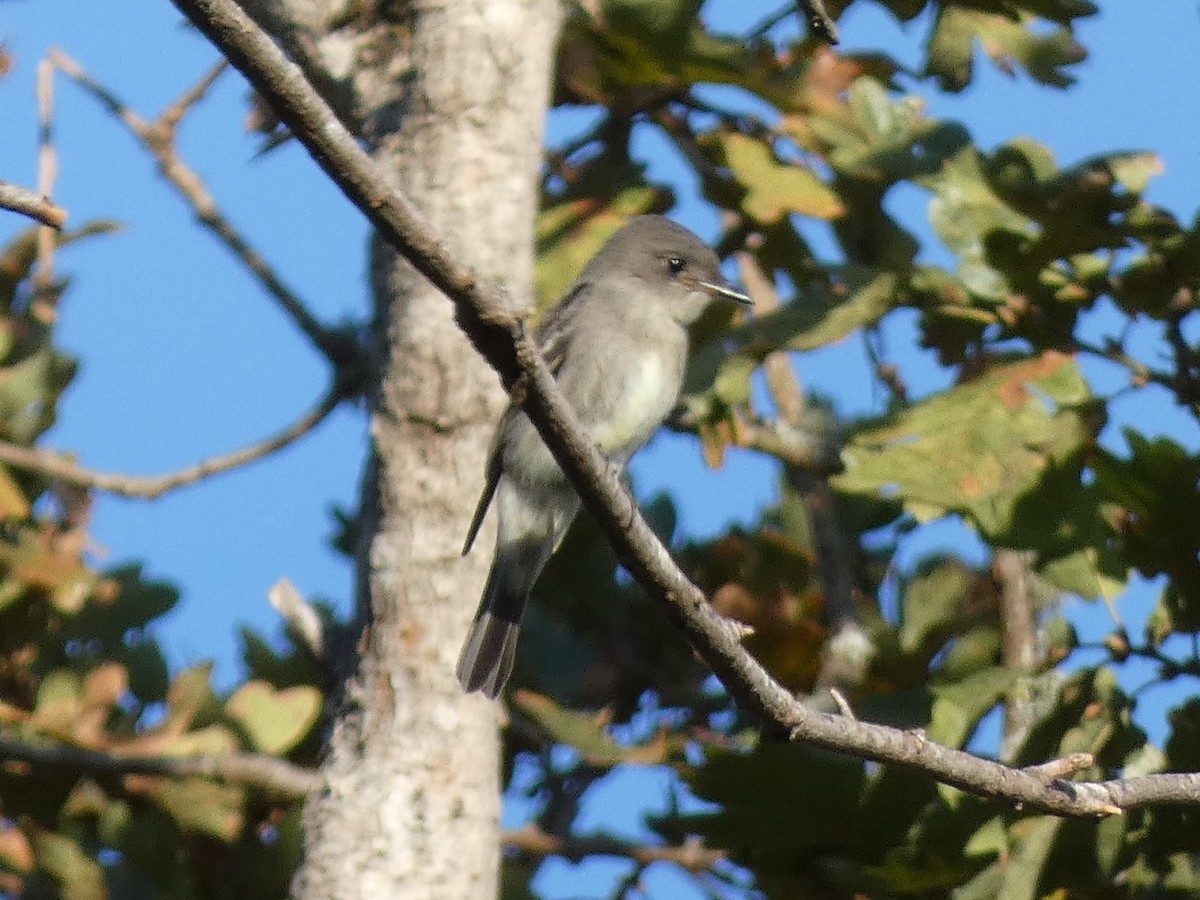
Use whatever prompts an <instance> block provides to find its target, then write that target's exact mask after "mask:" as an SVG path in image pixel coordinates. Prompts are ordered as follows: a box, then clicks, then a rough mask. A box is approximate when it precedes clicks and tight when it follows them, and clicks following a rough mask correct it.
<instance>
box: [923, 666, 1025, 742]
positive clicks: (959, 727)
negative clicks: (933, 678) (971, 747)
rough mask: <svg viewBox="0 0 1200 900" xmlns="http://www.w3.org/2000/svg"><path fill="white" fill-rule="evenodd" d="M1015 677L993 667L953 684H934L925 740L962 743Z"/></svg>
mask: <svg viewBox="0 0 1200 900" xmlns="http://www.w3.org/2000/svg"><path fill="white" fill-rule="evenodd" d="M1016 680H1017V673H1016V672H1013V671H1010V670H1008V669H1004V668H1000V667H998V666H996V667H992V668H989V669H984V670H983V671H981V672H977V673H976V674H974V675H972V676H970V677H968V678H964V679H963V680H961V681H956V682H954V683H953V684H943V685H935V686H934V687H933V689H932V690H933V713H932V715H931V717H930V721H929V727H928V729H927V733H928V735H929V739H930V740H932V741H937V742H938V743H939V744H945V745H946V746H948V747H962V746H964V745H965V744H966V742H967V740H968V739H969V738H970V737H971V735H972V734H973V733H974V731H975V726H977V725H978V724H979V720H980V719H982V718H983V717H984V715H985V714H986V713H987V712H988V711H989V710H991V708H992V707H994V706H995V705H996V704H997V703H999V702H1000V701H1001V700H1003V699H1004V696H1005V694H1007V693H1008V691H1009V689H1010V688H1012V686H1013V683H1014V682H1015V681H1016Z"/></svg>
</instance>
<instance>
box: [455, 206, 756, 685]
mask: <svg viewBox="0 0 1200 900" xmlns="http://www.w3.org/2000/svg"><path fill="white" fill-rule="evenodd" d="M714 299H724V300H729V301H733V302H736V303H739V304H743V305H747V306H748V305H750V304H751V301H750V298H749V297H747V296H746V295H745V294H743V293H741V292H739V291H738V290H736V289H735V288H734V287H733V286H732V285H731V284H730V283H729V282H728V281H726V279H725V278H724V276H723V275H722V274H721V266H720V260H719V259H718V257H717V254H716V253H715V252H714V251H713V250H712V248H711V247H709V246H708V245H707V244H705V243H704V241H702V240H701V239H700V238H699V237H698V236H697V235H695V234H694V233H693V232H692V231H690V230H689V229H687V228H685V227H684V226H682V225H679V224H677V223H676V222H673V221H672V220H670V219H668V218H665V217H663V216H658V215H643V216H637V217H635V218H633V219H630V220H629V222H627V223H626V224H625V225H624V226H622V227H621V228H620V229H618V230H617V231H616V232H615V233H614V234H613V235H612V236H611V237H610V238H609V239H608V241H607V242H606V243H605V244H604V245H603V246H602V247H601V248H600V250H599V251H598V252H597V253H596V255H595V256H593V257H592V259H591V260H590V261H589V262H588V264H587V265H586V266H585V267H584V268H583V271H582V272H581V273H580V275H579V277H578V278H577V279H576V280H575V282H574V283H573V284H572V285H571V286H570V287H569V288H568V289H567V291H566V293H565V294H564V295H563V296H562V298H561V299H559V300H558V301H557V302H556V303H554V304H553V305H552V306H551V307H550V308H549V309H548V310H547V312H546V313H545V315H544V316H543V317H542V319H541V321H540V322H539V324H538V325H537V327H536V329H535V331H534V337H535V339H536V340H537V343H538V347H539V350H540V351H541V353H542V355H543V357H544V359H545V360H546V363H547V365H548V366H549V367H550V370H551V372H552V373H553V374H554V377H555V379H556V381H557V383H558V386H559V388H560V389H561V390H562V392H563V394H564V396H565V397H566V399H567V400H568V401H569V402H570V403H571V406H572V407H573V409H574V410H575V413H576V415H577V416H578V417H579V421H580V423H581V424H582V425H583V427H584V428H585V430H586V431H587V433H588V435H589V436H590V437H591V439H592V441H594V442H595V443H596V445H597V446H598V447H599V449H600V451H601V452H602V453H603V454H604V455H605V457H607V459H608V460H609V462H610V464H611V465H612V466H614V467H616V468H617V469H618V470H620V469H621V468H623V467H624V466H625V464H626V463H627V462H628V461H629V458H630V457H631V456H632V455H633V454H634V453H635V452H636V451H637V450H638V449H639V448H641V447H642V446H643V445H644V444H645V443H646V442H647V441H648V440H649V439H650V437H651V435H653V434H654V432H655V431H656V430H657V429H658V427H659V426H660V425H661V424H662V423H663V421H664V420H665V419H666V417H667V415H668V414H669V413H670V412H671V409H672V408H673V407H674V406H675V403H676V402H677V400H678V398H679V392H680V389H681V388H682V386H683V376H684V367H685V365H686V363H687V356H688V330H687V329H688V326H689V325H690V324H691V323H692V322H694V321H695V320H696V319H697V318H698V317H699V316H700V314H701V313H702V312H703V311H704V310H705V308H706V307H707V306H708V305H709V303H710V302H711V301H712V300H714ZM493 500H495V503H496V506H497V514H498V519H499V521H498V528H497V536H496V548H495V554H494V556H493V559H492V565H491V569H490V570H489V572H488V577H487V582H486V584H485V586H484V589H483V596H482V598H481V600H480V602H479V609H478V612H477V613H476V614H475V619H474V621H473V622H472V624H471V628H470V631H469V632H468V635H467V638H466V641H465V642H464V644H463V648H462V652H461V654H460V655H459V659H458V666H457V668H456V674H457V676H458V680H459V682H460V683H461V684H462V687H463V689H464V690H465V691H466V692H467V693H472V692H475V691H481V692H483V693H484V694H485V695H486V696H488V697H490V698H493V699H494V698H495V697H497V696H498V695H499V694H500V692H501V691H502V690H503V689H504V685H505V684H506V683H507V681H508V678H509V676H510V675H511V674H512V669H513V663H514V661H515V659H516V650H517V639H518V636H519V634H520V627H521V616H522V613H523V612H524V610H525V605H526V603H527V602H528V599H529V595H530V592H531V591H532V589H533V586H534V583H535V582H536V581H537V579H538V576H539V575H540V574H541V572H542V569H543V568H545V566H546V563H547V562H548V561H549V559H550V557H551V556H552V555H553V554H554V552H555V551H556V550H557V549H558V546H559V544H560V543H561V542H562V539H563V537H564V536H565V534H566V532H567V528H568V527H569V526H570V524H571V522H572V520H573V519H574V518H575V515H576V513H577V512H578V511H579V497H578V496H577V495H576V493H575V489H574V488H573V487H571V485H570V483H569V482H568V481H567V479H566V476H565V475H563V473H562V471H561V470H560V469H559V467H558V463H557V462H555V460H554V458H553V456H551V454H550V451H549V450H548V449H547V448H546V446H545V444H544V443H543V442H542V439H541V437H540V436H539V435H538V433H537V431H536V429H535V428H534V427H533V424H532V423H531V422H530V421H529V418H528V417H527V416H526V415H525V413H524V412H522V411H521V409H520V407H519V406H518V405H517V404H516V403H515V402H510V403H509V405H508V407H507V408H506V409H505V411H504V413H503V414H502V415H501V417H500V420H499V423H498V424H497V426H496V430H495V433H494V434H493V437H492V442H491V447H490V450H489V454H488V462H487V467H486V480H485V486H484V489H483V493H482V495H481V496H480V498H479V503H478V505H477V507H476V510H475V515H474V517H473V518H472V520H471V524H470V526H469V528H468V529H467V535H466V540H465V542H464V545H463V555H464V556H465V555H466V554H467V553H469V552H470V550H471V547H472V545H473V544H474V542H475V538H476V536H477V535H478V533H479V528H480V526H481V525H482V524H483V520H484V516H485V515H486V514H487V511H488V508H489V507H490V506H491V504H492V501H493Z"/></svg>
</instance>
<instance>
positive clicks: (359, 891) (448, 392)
mask: <svg viewBox="0 0 1200 900" xmlns="http://www.w3.org/2000/svg"><path fill="white" fill-rule="evenodd" d="M560 14H561V13H560V10H559V7H558V3H557V0H464V2H436V3H435V2H417V3H413V4H411V5H410V6H409V7H408V15H409V18H408V19H407V20H406V21H405V22H402V23H397V28H398V31H400V32H403V34H404V36H405V41H404V44H405V52H406V57H407V58H406V60H405V61H404V65H403V66H397V64H396V60H394V59H393V60H380V61H379V63H378V72H379V77H380V78H381V79H383V78H393V77H394V75H395V72H396V71H397V70H398V69H403V70H405V71H406V72H407V75H406V78H405V81H404V83H403V84H402V86H401V87H402V90H400V91H393V90H391V89H390V88H389V89H381V90H380V91H379V92H378V94H379V95H380V96H392V97H400V98H402V102H400V103H388V104H384V105H382V106H376V107H375V108H374V109H373V110H371V112H370V113H369V115H368V116H367V117H366V118H365V120H364V125H365V131H366V133H367V135H368V140H369V143H370V146H371V149H372V152H373V154H374V155H375V157H376V159H377V160H379V161H380V162H381V163H382V164H383V166H384V167H385V168H386V169H387V170H388V171H389V172H390V173H391V174H392V175H393V177H394V178H395V181H396V183H397V184H398V185H402V186H403V189H404V191H405V192H406V193H407V195H408V196H409V197H410V198H411V199H412V200H413V201H414V202H415V204H416V205H417V206H418V207H419V208H420V210H421V211H422V212H423V213H424V214H425V215H426V216H427V217H428V219H429V221H430V222H431V223H432V224H433V225H434V227H435V228H436V229H437V232H438V234H439V235H441V236H443V237H444V239H445V240H446V241H447V243H448V244H449V245H450V246H451V247H452V248H453V249H454V251H455V252H456V253H457V254H459V255H460V258H461V259H462V260H463V261H464V262H468V263H469V264H470V265H471V266H473V267H474V269H475V271H476V273H477V274H478V275H479V276H480V277H482V278H484V279H487V280H491V281H494V282H497V283H502V284H505V285H507V286H508V287H509V288H510V290H511V292H512V296H514V297H516V298H519V299H521V300H522V301H525V300H527V299H528V298H529V297H530V296H531V289H532V259H533V244H532V228H533V217H534V213H535V210H536V201H537V191H536V184H537V181H536V178H537V168H538V165H539V162H540V150H541V139H542V120H543V117H544V114H545V109H546V105H547V101H548V93H549V82H550V72H551V64H552V54H553V48H554V44H555V40H556V37H557V30H558V25H559V19H560ZM389 67H390V71H389ZM355 80H356V82H358V83H362V82H364V74H363V68H362V66H361V65H360V66H359V67H358V68H357V69H356V74H355ZM358 108H359V109H362V108H363V107H362V106H361V105H360V106H359V107H358ZM372 276H373V287H374V291H375V295H376V303H377V309H378V318H377V321H376V324H375V326H374V328H375V334H374V336H373V337H374V342H373V343H374V348H375V352H374V360H373V362H374V364H373V377H374V384H375V391H374V396H373V409H372V417H371V438H372V442H373V449H374V453H375V458H374V460H373V462H372V463H371V464H370V465H369V466H368V471H367V473H366V475H365V478H364V503H363V507H364V520H363V525H364V529H365V532H364V553H363V559H362V561H361V569H362V571H361V576H362V577H361V584H360V603H361V605H362V608H363V613H364V618H365V619H366V621H367V623H368V628H367V631H366V636H365V638H364V640H363V642H362V644H361V645H360V647H359V657H358V665H357V669H356V670H355V671H354V672H353V673H352V674H351V675H350V678H349V681H348V683H347V691H346V697H347V702H346V705H345V708H344V709H343V711H342V712H341V713H340V715H339V717H338V719H337V721H336V723H335V727H334V729H333V732H332V734H331V736H330V742H329V748H328V754H327V756H326V759H325V761H324V764H323V775H324V776H325V778H326V780H327V783H328V789H327V790H325V791H324V792H322V793H321V794H320V795H319V796H317V797H315V798H314V799H313V800H312V801H310V803H309V804H308V806H307V808H306V811H305V856H304V862H303V864H302V866H301V869H300V871H299V872H298V874H297V877H296V881H295V884H294V890H295V894H296V896H298V897H301V898H315V897H321V898H325V897H389V898H394V897H429V898H438V900H444V898H455V900H458V898H469V897H494V896H496V893H497V884H498V880H497V879H498V868H499V842H498V833H499V832H498V819H499V812H500V793H501V785H500V784H499V739H498V711H497V708H496V706H495V705H493V704H491V703H488V702H487V701H485V700H483V699H482V698H481V697H479V696H478V695H476V696H471V697H466V696H464V695H463V693H462V691H461V689H460V688H459V686H458V683H457V681H456V680H455V677H454V661H455V658H456V656H457V653H458V648H459V644H460V642H461V640H462V638H463V635H464V633H465V630H466V626H467V623H468V622H469V620H470V618H471V616H472V614H473V612H474V607H475V604H476V602H477V600H478V597H479V593H480V588H481V586H482V582H483V577H484V574H485V569H486V566H487V563H488V559H487V556H488V554H487V549H486V548H488V547H489V546H490V541H491V538H490V536H487V535H485V536H484V538H483V539H482V540H481V541H480V542H479V545H480V550H479V551H477V552H476V553H475V554H473V555H472V556H470V557H467V558H466V559H462V558H460V556H459V550H460V548H461V544H462V537H463V529H464V528H465V526H466V523H467V522H468V520H469V518H470V514H471V511H472V508H473V506H474V503H475V500H476V498H477V494H478V491H479V489H480V487H481V484H482V476H483V467H484V457H485V453H486V449H487V442H488V438H489V435H490V431H491V427H492V423H493V422H494V421H495V418H496V416H497V414H498V411H499V408H500V406H501V403H502V400H503V396H502V392H501V390H500V387H499V384H498V382H497V379H496V375H495V373H494V372H492V371H491V369H489V368H488V366H487V365H486V363H484V362H483V361H482V360H481V359H480V358H479V356H478V354H477V353H475V352H474V351H473V350H472V349H471V347H470V345H469V344H468V342H467V340H466V339H465V338H464V337H463V335H462V333H461V332H460V331H459V329H458V328H457V327H456V326H455V324H454V321H453V316H452V314H453V307H452V306H451V304H449V303H447V302H446V300H445V298H444V297H442V296H441V295H440V294H438V293H437V291H435V290H434V289H433V288H432V287H430V286H429V284H428V283H427V282H426V281H425V280H424V279H423V278H422V277H421V276H419V275H417V274H416V273H415V272H414V271H413V270H412V269H411V268H409V267H408V266H407V265H406V264H403V263H400V262H398V261H397V259H396V256H395V254H394V252H393V251H391V250H390V249H388V248H380V247H376V249H375V251H374V253H373V261H372Z"/></svg>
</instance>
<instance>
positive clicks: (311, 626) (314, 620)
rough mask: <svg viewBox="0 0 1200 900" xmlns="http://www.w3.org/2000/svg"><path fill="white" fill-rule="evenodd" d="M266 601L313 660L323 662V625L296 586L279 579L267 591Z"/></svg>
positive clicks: (284, 579) (319, 617)
mask: <svg viewBox="0 0 1200 900" xmlns="http://www.w3.org/2000/svg"><path fill="white" fill-rule="evenodd" d="M267 600H268V601H269V602H270V604H271V606H272V607H273V608H274V609H275V611H276V612H277V613H279V615H280V616H281V617H282V618H283V621H284V622H285V623H287V627H288V629H289V630H290V631H291V632H292V633H293V634H294V635H295V636H296V638H297V639H298V640H299V641H300V642H301V643H302V644H303V645H304V647H305V649H307V650H308V652H309V653H311V654H312V656H313V659H315V660H317V661H318V662H324V661H325V625H324V623H322V621H321V616H320V615H319V614H318V613H317V611H316V609H314V608H313V606H312V604H311V603H309V602H308V601H307V600H305V599H304V598H303V597H302V596H300V592H299V591H298V590H296V586H295V585H294V584H292V583H291V582H290V581H288V580H287V579H286V578H281V579H280V580H279V581H277V582H275V583H274V584H273V585H271V587H270V589H269V590H268V591H267Z"/></svg>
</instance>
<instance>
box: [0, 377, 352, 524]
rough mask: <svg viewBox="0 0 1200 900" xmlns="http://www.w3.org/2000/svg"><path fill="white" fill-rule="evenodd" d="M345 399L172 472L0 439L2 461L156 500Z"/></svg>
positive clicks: (296, 434)
mask: <svg viewBox="0 0 1200 900" xmlns="http://www.w3.org/2000/svg"><path fill="white" fill-rule="evenodd" d="M343 397H344V394H343V393H342V392H341V391H339V390H333V391H330V393H329V394H328V395H327V396H326V397H325V398H324V399H323V400H321V402H320V403H319V404H317V406H316V407H314V408H313V409H312V410H311V411H310V412H309V413H307V414H306V415H304V416H303V417H302V418H300V419H299V420H297V421H296V422H294V423H293V424H292V425H289V426H288V427H287V428H285V429H284V430H283V431H281V432H279V433H278V434H276V435H273V436H271V437H269V438H267V439H266V440H263V441H259V442H258V443H256V444H251V445H250V446H248V447H243V448H242V449H240V450H235V451H233V452H232V453H226V454H224V455H222V456H214V457H212V458H210V459H205V460H201V461H200V462H198V463H196V464H195V465H191V466H188V467H187V468H185V469H179V470H178V471H175V472H169V473H167V474H166V475H122V474H118V473H112V472H96V471H93V470H91V469H86V468H84V467H83V466H81V465H79V464H78V463H76V462H75V461H74V460H73V459H71V458H70V457H69V456H66V455H64V454H61V453H56V452H54V451H52V450H41V449H38V448H36V447H22V446H20V445H19V444H10V443H8V442H6V441H0V462H2V463H5V464H6V465H10V466H13V467H14V468H18V469H23V470H25V471H27V472H35V473H37V474H38V475H42V476H45V477H46V478H52V479H56V480H58V481H62V482H65V483H66V484H70V485H74V486H75V487H80V488H86V489H91V490H98V491H105V492H107V493H110V494H116V495H118V496H120V497H134V498H138V499H144V500H153V499H155V498H156V497H161V496H162V495H163V494H165V493H167V492H168V491H172V490H175V489H176V488H180V487H184V486H185V485H189V484H195V483H196V482H198V481H202V480H203V479H205V478H209V477H211V476H213V475H217V474H220V473H222V472H228V471H230V470H231V469H236V468H239V467H240V466H244V465H246V464H247V463H251V462H255V461H257V460H259V459H262V458H263V457H264V456H268V455H270V454H271V453H274V452H275V451H276V450H280V449H282V448H283V447H286V446H287V445H288V444H291V443H292V442H294V441H296V440H298V439H299V438H301V437H303V436H304V435H306V434H308V433H309V432H310V431H312V430H313V429H314V428H316V427H317V426H318V425H319V424H321V422H323V421H324V420H325V417H326V416H328V415H329V414H330V413H331V412H333V410H334V408H335V407H336V406H337V405H338V403H340V402H341V401H342V399H343Z"/></svg>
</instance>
